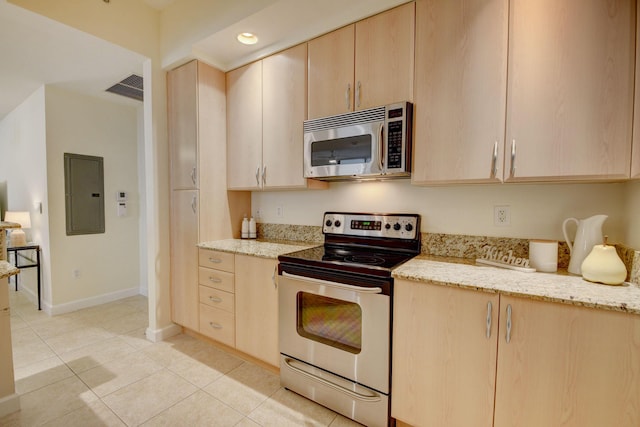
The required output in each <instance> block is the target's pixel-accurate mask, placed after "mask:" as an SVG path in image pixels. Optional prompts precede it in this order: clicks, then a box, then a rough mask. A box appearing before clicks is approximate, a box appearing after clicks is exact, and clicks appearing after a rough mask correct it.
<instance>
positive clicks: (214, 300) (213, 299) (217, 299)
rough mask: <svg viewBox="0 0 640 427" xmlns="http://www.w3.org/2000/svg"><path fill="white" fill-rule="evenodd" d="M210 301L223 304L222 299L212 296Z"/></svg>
mask: <svg viewBox="0 0 640 427" xmlns="http://www.w3.org/2000/svg"><path fill="white" fill-rule="evenodd" d="M209 301H211V302H222V298H218V297H214V296H210V297H209Z"/></svg>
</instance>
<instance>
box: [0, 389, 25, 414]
mask: <svg viewBox="0 0 640 427" xmlns="http://www.w3.org/2000/svg"><path fill="white" fill-rule="evenodd" d="M19 410H20V396H19V395H18V394H16V393H13V394H10V395H9V396H5V397H2V398H0V418H2V417H4V416H5V415H9V414H11V413H13V412H16V411H19Z"/></svg>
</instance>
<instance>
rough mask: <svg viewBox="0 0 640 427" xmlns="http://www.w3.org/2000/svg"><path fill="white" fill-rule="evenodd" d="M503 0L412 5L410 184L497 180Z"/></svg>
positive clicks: (426, 0) (503, 82)
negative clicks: (412, 70) (413, 20)
mask: <svg viewBox="0 0 640 427" xmlns="http://www.w3.org/2000/svg"><path fill="white" fill-rule="evenodd" d="M507 33H508V0H478V1H473V2H469V1H468V0H418V1H417V2H416V45H415V49H416V55H415V56H416V71H415V98H414V99H415V108H414V115H415V134H414V155H413V171H412V182H413V183H414V184H428V183H452V182H500V181H501V180H502V167H503V162H502V159H503V149H504V126H505V97H506V88H507V35H508V34H507Z"/></svg>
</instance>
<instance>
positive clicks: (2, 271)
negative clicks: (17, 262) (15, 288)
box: [0, 261, 20, 279]
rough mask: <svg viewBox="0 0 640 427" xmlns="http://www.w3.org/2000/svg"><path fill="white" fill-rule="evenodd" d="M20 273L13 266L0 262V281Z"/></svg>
mask: <svg viewBox="0 0 640 427" xmlns="http://www.w3.org/2000/svg"><path fill="white" fill-rule="evenodd" d="M18 273H20V270H18V268H16V267H15V266H14V265H13V264H9V263H8V262H7V261H0V279H4V278H5V277H9V276H14V275H16V274H18Z"/></svg>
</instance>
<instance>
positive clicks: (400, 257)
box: [278, 245, 415, 276]
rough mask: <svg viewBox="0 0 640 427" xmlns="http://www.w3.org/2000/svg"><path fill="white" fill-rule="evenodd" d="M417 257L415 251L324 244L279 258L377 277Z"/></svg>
mask: <svg viewBox="0 0 640 427" xmlns="http://www.w3.org/2000/svg"><path fill="white" fill-rule="evenodd" d="M414 256H415V254H409V253H403V252H394V251H385V250H380V249H373V248H372V249H368V248H345V247H334V246H329V245H324V246H318V247H315V248H311V249H304V250H301V251H298V252H292V253H289V254H286V255H281V256H279V257H278V260H279V261H280V262H281V263H291V264H297V265H304V266H309V267H316V268H327V269H335V270H342V271H346V272H350V271H351V272H354V273H361V274H373V275H376V276H391V270H392V269H393V268H395V267H397V266H399V265H400V264H402V263H403V262H405V261H408V260H409V259H411V258H413V257H414Z"/></svg>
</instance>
